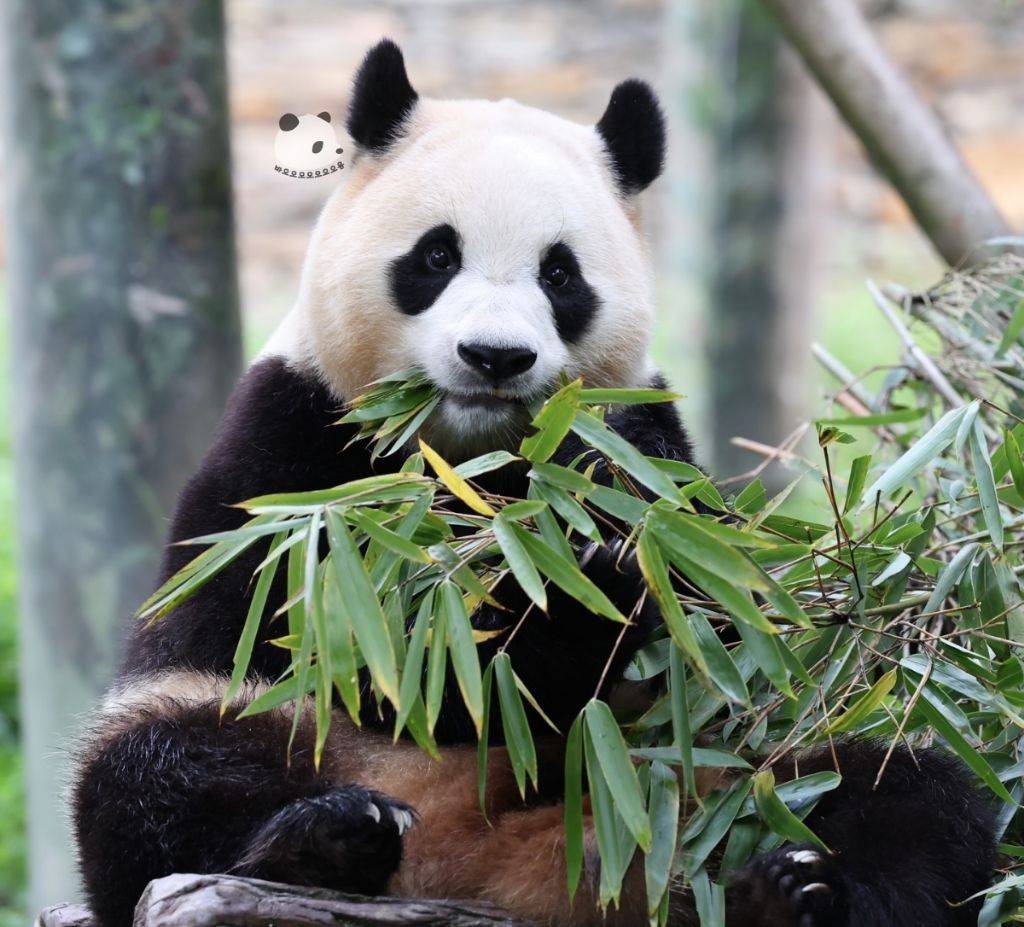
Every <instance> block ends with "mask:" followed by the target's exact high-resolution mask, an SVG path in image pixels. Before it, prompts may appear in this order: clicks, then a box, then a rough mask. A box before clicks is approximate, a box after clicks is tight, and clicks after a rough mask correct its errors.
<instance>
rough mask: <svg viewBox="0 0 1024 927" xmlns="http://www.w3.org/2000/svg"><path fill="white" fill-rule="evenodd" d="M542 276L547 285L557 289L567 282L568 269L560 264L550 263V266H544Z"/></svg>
mask: <svg viewBox="0 0 1024 927" xmlns="http://www.w3.org/2000/svg"><path fill="white" fill-rule="evenodd" d="M543 277H544V282H545V283H546V284H547V285H548V286H550V287H554V288H555V289H558V288H559V287H563V286H565V285H566V284H567V283H568V282H569V271H567V270H566V269H565V268H564V267H563V266H562V265H561V264H552V265H551V266H550V267H545V268H544V272H543Z"/></svg>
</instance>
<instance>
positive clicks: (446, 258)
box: [423, 245, 455, 274]
mask: <svg viewBox="0 0 1024 927" xmlns="http://www.w3.org/2000/svg"><path fill="white" fill-rule="evenodd" d="M423 257H424V261H425V262H426V265H427V267H428V268H429V269H430V270H432V271H434V272H435V273H439V274H443V273H447V272H448V271H449V270H451V269H452V266H453V265H454V264H455V258H454V257H453V256H452V253H451V251H450V250H449V249H448V248H446V247H445V246H444V245H431V246H430V247H428V248H427V250H426V251H425V252H424V255H423Z"/></svg>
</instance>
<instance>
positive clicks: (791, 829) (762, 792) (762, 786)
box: [753, 769, 831, 853]
mask: <svg viewBox="0 0 1024 927" xmlns="http://www.w3.org/2000/svg"><path fill="white" fill-rule="evenodd" d="M753 783H754V802H755V804H756V805H757V813H758V816H759V817H760V818H761V820H762V821H764V823H765V824H767V825H768V827H770V828H771V829H772V830H773V831H774V832H775V833H776V834H779V835H780V836H782V837H785V838H786V839H787V840H789V841H790V842H792V843H813V844H814V845H815V846H817V847H819V848H820V849H822V850H824V851H825V852H826V853H830V852H831V851H830V850H829V848H828V847H827V846H825V844H824V843H823V842H822V840H821V839H820V838H819V837H818V836H817V835H816V834H815V833H814V831H812V830H811V829H810V828H809V827H808V826H807V825H806V824H804V822H803V821H801V820H800V818H798V817H797V816H796V815H795V814H793V812H792V811H790V810H789V808H787V807H786V803H785V802H784V801H783V800H782V799H781V798H779V796H778V795H776V794H775V774H774V773H773V772H772V771H771V770H770V769H765V770H763V771H762V772H759V773H755V774H754V779H753Z"/></svg>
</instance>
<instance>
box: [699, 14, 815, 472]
mask: <svg viewBox="0 0 1024 927" xmlns="http://www.w3.org/2000/svg"><path fill="white" fill-rule="evenodd" d="M716 15H717V17H718V19H719V22H718V26H719V40H718V44H719V50H718V53H717V54H716V56H715V60H716V62H718V69H719V82H720V87H719V94H718V97H719V101H720V104H719V105H718V106H717V107H716V110H715V114H714V115H715V123H714V132H713V163H714V165H715V174H714V178H713V183H714V201H713V203H712V206H711V212H712V220H711V221H712V229H711V237H712V245H711V254H712V265H711V270H710V280H709V284H710V287H709V289H710V296H709V301H710V309H709V312H708V345H707V352H708V379H707V383H708V388H709V393H710V397H711V399H710V405H711V408H710V409H709V419H710V427H711V432H712V438H713V447H712V457H713V461H714V465H715V469H716V471H717V472H718V473H719V474H720V475H722V476H729V475H732V474H735V473H738V472H739V471H741V470H743V469H745V468H746V467H749V466H750V464H751V457H750V454H749V452H747V451H744V450H742V449H740V448H737V447H735V446H734V445H733V444H732V443H731V439H732V438H733V437H735V436H737V435H742V436H744V437H746V438H752V439H755V440H759V441H766V442H770V443H775V442H776V441H778V440H780V439H781V438H782V437H783V436H784V435H785V434H787V433H788V432H790V431H791V430H792V429H793V428H794V427H795V426H796V425H797V424H798V423H799V422H800V420H801V419H802V418H803V416H804V414H805V413H806V405H807V402H808V401H809V399H810V396H809V395H808V391H807V382H808V376H807V373H808V363H807V359H808V357H809V351H808V344H809V342H810V339H811V329H812V325H813V321H812V320H813V317H814V312H813V310H814V308H815V307H814V299H815V294H816V292H817V289H818V288H817V283H818V280H817V276H818V275H817V274H816V269H817V265H818V263H819V261H818V257H820V253H821V252H820V248H819V247H817V246H816V244H815V243H816V241H820V240H821V239H820V236H821V235H822V234H823V228H822V222H823V221H824V214H823V210H822V208H821V206H822V201H823V196H824V193H823V187H824V184H823V182H822V178H823V173H824V170H825V168H826V165H827V160H828V159H827V158H825V157H822V156H821V155H822V154H823V148H824V147H825V144H826V143H825V137H827V135H828V132H827V128H828V124H827V121H826V120H827V113H825V112H824V110H823V105H822V100H821V98H820V94H819V93H818V92H817V91H816V90H815V88H814V87H813V85H812V83H811V81H810V80H809V78H808V77H807V75H806V72H805V71H804V70H803V68H802V67H801V66H800V64H799V62H798V61H797V60H796V59H795V57H794V56H793V54H792V52H790V51H789V49H788V48H786V46H785V43H784V41H783V40H782V37H781V36H780V34H779V31H778V29H777V28H776V26H775V24H774V23H773V22H772V20H771V18H770V17H769V16H767V15H766V14H765V13H764V12H763V11H762V9H761V8H760V7H759V5H758V4H757V3H756V2H753V0H730V2H727V3H725V4H722V5H721V6H720V7H718V8H717V12H716ZM823 117H825V118H823ZM823 125H824V128H825V129H826V131H822V129H823Z"/></svg>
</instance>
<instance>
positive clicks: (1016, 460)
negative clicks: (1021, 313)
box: [1003, 300, 1024, 499]
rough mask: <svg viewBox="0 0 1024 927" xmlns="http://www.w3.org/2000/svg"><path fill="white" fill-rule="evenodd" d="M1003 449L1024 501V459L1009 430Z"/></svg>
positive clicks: (1015, 486)
mask: <svg viewBox="0 0 1024 927" xmlns="http://www.w3.org/2000/svg"><path fill="white" fill-rule="evenodd" d="M1022 304H1024V300H1022ZM1003 448H1004V449H1005V450H1004V454H1005V456H1006V463H1007V466H1008V468H1009V470H1010V476H1011V477H1013V487H1014V489H1016V490H1017V495H1018V496H1020V497H1021V498H1022V499H1024V457H1022V455H1021V450H1020V444H1018V442H1017V438H1016V437H1015V436H1014V434H1013V432H1012V431H1010V429H1009V428H1007V429H1006V431H1005V432H1004V439H1003Z"/></svg>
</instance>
